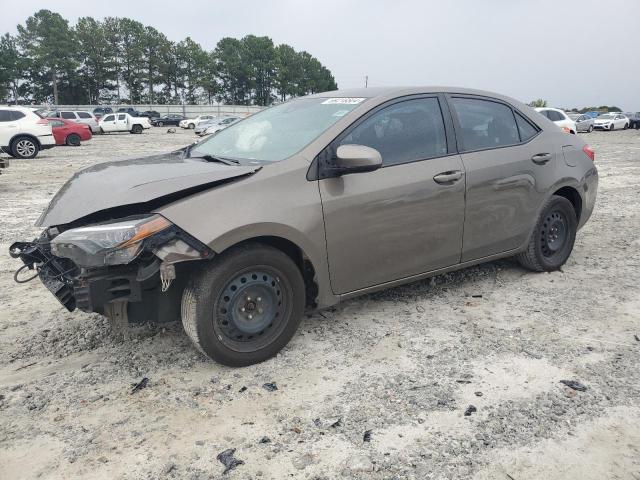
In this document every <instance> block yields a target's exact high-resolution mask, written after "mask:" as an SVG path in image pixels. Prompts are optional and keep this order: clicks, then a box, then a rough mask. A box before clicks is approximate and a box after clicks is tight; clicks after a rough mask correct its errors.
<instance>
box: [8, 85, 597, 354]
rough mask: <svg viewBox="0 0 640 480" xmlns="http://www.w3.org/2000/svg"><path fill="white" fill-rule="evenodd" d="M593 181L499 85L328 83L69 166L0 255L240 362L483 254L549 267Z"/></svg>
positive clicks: (54, 286)
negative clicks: (134, 151) (309, 325)
mask: <svg viewBox="0 0 640 480" xmlns="http://www.w3.org/2000/svg"><path fill="white" fill-rule="evenodd" d="M597 184H598V174H597V170H596V167H595V165H594V152H593V151H592V150H591V149H590V148H589V147H588V146H587V145H586V144H585V142H584V141H583V140H582V139H581V138H579V137H577V136H575V135H566V134H564V133H563V132H562V131H561V130H560V129H559V128H558V127H557V126H556V125H554V123H553V122H551V121H549V120H548V119H547V118H545V117H543V116H541V115H539V114H538V113H536V112H535V111H534V110H533V109H531V108H529V107H527V106H526V105H524V104H522V103H520V102H518V101H516V100H512V99H510V98H508V97H504V96H502V95H497V94H491V93H487V92H481V91H476V90H462V89H443V88H437V89H431V88H412V89H373V88H369V89H364V90H355V91H335V92H328V93H322V94H316V95H311V96H308V97H303V98H299V99H295V100H291V101H289V102H286V103H283V104H281V105H278V106H275V107H272V108H269V109H267V110H263V111H262V112H260V113H257V114H255V115H253V116H252V117H249V118H247V119H245V120H242V121H240V122H238V123H236V124H234V125H232V126H230V127H229V128H227V129H225V130H222V131H221V132H219V133H218V134H217V135H214V136H211V137H208V138H207V139H206V140H204V141H202V142H200V143H198V144H195V145H192V146H190V147H187V148H184V149H182V150H179V151H176V152H172V153H168V154H163V155H155V156H150V157H146V158H140V159H135V160H126V161H115V162H106V163H99V164H96V165H94V166H91V167H89V168H86V169H84V170H81V171H79V172H78V173H76V174H75V175H74V176H73V177H72V178H71V179H70V180H69V181H68V182H67V183H66V184H65V185H64V186H63V187H62V188H61V190H60V191H59V192H58V193H57V194H56V195H55V196H54V197H53V199H52V201H51V203H50V205H49V206H48V208H47V209H46V210H45V211H44V213H43V214H42V216H41V217H40V219H39V220H38V222H37V225H39V226H40V227H42V228H43V229H44V231H43V232H42V235H41V236H40V237H39V238H37V239H35V240H34V241H32V242H16V243H14V244H13V245H12V246H11V247H10V253H11V255H12V256H13V257H16V258H20V259H21V260H22V262H23V266H22V267H21V269H20V270H21V271H19V272H17V273H16V278H17V279H18V280H20V281H24V280H28V279H29V277H32V278H33V277H36V276H38V277H39V278H40V280H41V281H42V283H43V284H44V285H45V286H46V287H47V288H48V289H49V290H50V291H51V292H52V293H53V294H54V295H55V296H56V297H57V298H58V300H60V302H61V303H62V304H63V305H64V306H65V307H66V308H67V309H68V310H74V309H76V308H77V309H80V310H83V311H87V312H98V313H101V314H104V315H106V316H108V317H110V318H111V319H112V320H114V321H115V322H116V323H117V324H121V325H122V324H126V322H146V321H154V322H164V321H171V320H177V319H180V318H181V320H182V322H183V325H184V329H185V331H186V333H187V334H188V336H189V337H190V339H191V340H192V341H193V343H194V344H195V346H196V347H197V348H198V349H200V350H201V351H202V352H203V353H205V354H206V355H208V356H210V357H211V358H213V359H215V360H217V361H218V362H220V363H223V364H225V365H231V366H242V365H249V364H253V363H256V362H260V361H263V360H266V359H268V358H270V357H272V356H274V355H275V354H276V353H277V352H278V351H280V350H281V349H282V348H283V347H284V346H285V345H286V344H287V343H288V342H289V340H290V339H291V337H292V336H293V335H294V333H295V331H296V329H297V327H298V325H299V323H300V319H301V317H302V315H303V313H304V312H305V310H307V311H311V310H314V309H321V308H326V307H329V306H331V305H335V304H337V303H338V302H340V301H342V300H345V299H348V298H352V297H355V296H357V295H362V294H365V293H369V292H373V291H376V290H380V289H384V288H388V287H391V286H395V285H399V284H402V283H407V282H413V281H416V280H420V279H423V278H426V277H429V276H432V275H437V274H440V273H443V272H447V271H451V270H456V269H460V268H464V267H468V266H470V265H474V264H478V263H482V262H486V261H490V260H495V259H498V258H503V257H516V258H517V259H518V261H519V262H520V263H521V264H522V265H523V266H525V267H526V268H528V269H530V270H533V271H538V272H540V271H552V270H556V269H558V268H560V267H561V266H562V265H563V264H564V263H565V262H566V261H567V259H568V257H569V255H570V254H571V251H572V249H573V245H574V240H575V237H576V233H577V231H578V229H579V228H580V227H582V226H583V225H584V224H585V222H586V221H587V220H588V219H589V217H590V215H591V212H592V211H593V207H594V203H595V200H596V191H597ZM27 270H32V273H29V272H27ZM25 277H26V278H25Z"/></svg>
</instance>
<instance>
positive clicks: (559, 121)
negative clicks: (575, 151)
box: [536, 107, 578, 134]
mask: <svg viewBox="0 0 640 480" xmlns="http://www.w3.org/2000/svg"><path fill="white" fill-rule="evenodd" d="M536 110H537V111H538V113H540V114H541V115H544V116H545V117H547V118H548V119H549V120H551V121H552V122H553V123H555V124H556V125H558V126H559V127H560V128H561V129H562V130H564V131H565V132H567V133H574V134H575V133H576V132H577V131H578V129H577V128H576V122H574V121H573V120H571V118H569V115H567V114H566V113H565V112H564V110H560V109H559V108H550V107H538V108H536Z"/></svg>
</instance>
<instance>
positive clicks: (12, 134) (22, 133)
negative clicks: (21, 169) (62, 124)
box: [0, 107, 56, 158]
mask: <svg viewBox="0 0 640 480" xmlns="http://www.w3.org/2000/svg"><path fill="white" fill-rule="evenodd" d="M55 145H56V141H55V139H54V138H53V132H52V131H51V125H49V122H48V121H47V120H45V119H44V118H42V117H41V116H40V115H38V114H37V113H35V112H34V111H33V109H31V108H23V107H0V149H2V151H4V152H6V153H8V154H9V155H11V156H12V157H15V158H33V157H35V156H36V155H37V154H38V152H39V151H40V150H45V149H47V148H52V147H55Z"/></svg>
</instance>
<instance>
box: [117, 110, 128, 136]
mask: <svg viewBox="0 0 640 480" xmlns="http://www.w3.org/2000/svg"><path fill="white" fill-rule="evenodd" d="M116 130H117V131H118V132H126V131H128V130H129V124H128V122H127V114H126V113H118V115H117V117H116Z"/></svg>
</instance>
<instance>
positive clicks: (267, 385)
mask: <svg viewBox="0 0 640 480" xmlns="http://www.w3.org/2000/svg"><path fill="white" fill-rule="evenodd" d="M262 388H264V389H265V390H266V391H267V392H275V391H276V390H278V386H277V385H276V382H269V383H265V384H264V385H262Z"/></svg>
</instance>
